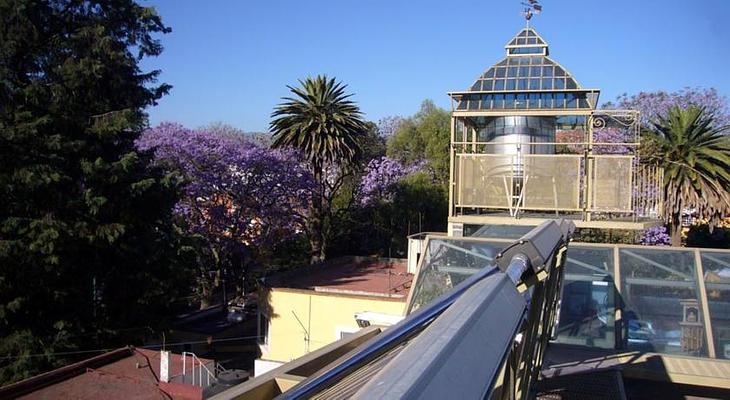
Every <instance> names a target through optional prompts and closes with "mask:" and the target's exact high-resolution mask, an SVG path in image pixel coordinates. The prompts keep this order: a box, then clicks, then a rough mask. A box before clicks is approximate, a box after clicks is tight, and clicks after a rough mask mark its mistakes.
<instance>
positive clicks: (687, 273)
mask: <svg viewBox="0 0 730 400" xmlns="http://www.w3.org/2000/svg"><path fill="white" fill-rule="evenodd" d="M442 242H443V243H448V244H449V247H443V246H442V244H443V243H442ZM511 243H512V241H511V240H509V239H499V238H483V237H460V238H454V237H450V236H445V235H443V234H441V235H439V234H429V235H427V236H426V237H425V238H424V244H423V245H422V248H424V249H426V250H425V252H424V255H423V257H422V259H421V260H420V262H419V267H418V270H417V274H416V276H415V277H414V281H413V282H414V284H413V289H412V290H411V292H410V293H409V298H408V303H407V304H408V307H409V310H411V309H413V308H417V307H418V305H419V301H420V300H419V299H418V296H419V290H421V288H422V287H423V286H424V284H423V280H424V276H423V275H424V274H425V273H427V272H428V268H425V266H426V265H428V264H429V263H431V264H433V258H434V257H438V256H439V255H438V254H436V255H434V254H432V253H438V251H437V249H436V248H434V246H438V248H444V249H446V248H448V249H453V250H454V251H459V249H460V251H461V252H467V251H468V252H471V253H472V254H474V253H477V251H476V250H475V249H474V247H473V246H470V244H484V245H487V246H488V247H490V248H492V249H494V251H499V250H500V249H501V248H506V247H508V246H510V244H511ZM601 250H605V251H606V252H609V253H610V256H609V257H610V262H609V263H608V266H607V265H592V264H590V263H586V262H584V261H581V260H580V259H579V258H578V257H576V256H575V255H571V254H572V253H573V252H579V251H583V252H585V251H589V252H590V251H601ZM647 252H651V253H656V254H657V255H658V256H661V255H662V254H666V255H669V254H674V253H677V254H682V255H683V257H682V260H691V261H692V262H693V265H694V268H689V270H686V268H687V266H686V265H684V264H681V263H679V264H665V263H661V262H659V261H656V260H655V258H659V257H658V256H652V257H651V258H650V257H648V256H647ZM481 256H482V257H489V254H487V253H482V254H481ZM629 261H638V262H641V263H642V264H644V265H648V266H651V267H652V268H655V269H656V270H657V271H662V272H663V273H665V274H666V275H667V276H668V278H667V277H664V278H660V277H655V278H651V277H635V276H630V275H628V271H624V272H622V270H625V269H626V268H625V264H626V263H628V262H629ZM680 261H681V260H680ZM453 262H454V261H453V260H449V263H453ZM459 262H462V263H463V262H464V260H463V259H462V260H460V261H459ZM708 263H709V264H710V265H711V266H712V267H713V268H709V267H708V266H707V265H706V264H708ZM566 264H567V265H568V266H571V265H574V266H580V267H581V268H584V269H586V270H588V271H592V276H584V275H580V274H574V273H570V272H566V273H565V279H566V280H567V281H573V282H575V281H582V280H587V281H595V280H596V279H600V277H599V278H597V277H596V276H597V275H605V276H608V277H610V283H611V284H612V285H611V287H612V291H611V292H610V295H611V296H614V297H615V298H616V301H615V308H614V309H613V310H607V311H608V312H610V313H611V315H610V317H611V318H612V321H614V322H615V323H616V325H615V333H614V334H612V335H609V336H608V337H609V340H610V342H607V343H605V345H606V347H608V348H611V349H616V350H621V349H626V346H627V341H628V340H629V338H628V330H627V329H628V327H627V322H626V318H625V315H624V314H625V311H626V308H627V304H626V301H625V300H622V297H628V296H630V295H631V294H630V293H627V292H625V290H628V289H629V288H631V287H632V286H635V285H638V286H656V287H665V288H685V289H688V290H692V291H693V292H695V293H696V301H697V303H698V311H699V313H700V315H699V316H698V317H699V319H698V322H699V323H700V324H698V325H697V326H698V327H699V328H700V329H701V332H700V335H701V340H700V343H701V346H702V347H703V349H704V351H705V355H704V356H705V357H707V358H710V359H714V358H727V355H726V354H722V353H721V350H719V349H717V348H716V346H717V345H716V344H717V343H718V338H717V334H718V330H717V327H715V326H714V325H713V320H715V318H713V315H712V314H711V309H710V305H709V303H710V296H709V294H710V293H712V292H713V291H714V292H715V295H717V294H718V293H730V281H728V280H722V279H720V278H718V277H717V272H718V270H721V269H727V270H729V271H730V250H723V249H705V248H689V247H683V248H679V249H678V248H676V247H669V246H666V247H662V246H641V245H628V244H606V243H581V242H572V243H571V244H570V249H569V250H568V252H567V255H566ZM463 265H464V266H465V268H461V269H460V270H459V272H460V273H461V274H462V275H463V276H469V274H473V273H474V272H475V271H476V268H478V266H469V265H468V263H466V264H463ZM439 268H440V269H443V268H442V267H439ZM447 269H448V268H447ZM441 290H448V287H444V288H442V289H441ZM725 329H727V327H725Z"/></svg>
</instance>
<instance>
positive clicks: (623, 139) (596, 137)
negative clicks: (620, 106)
mask: <svg viewBox="0 0 730 400" xmlns="http://www.w3.org/2000/svg"><path fill="white" fill-rule="evenodd" d="M632 136H633V135H632V134H631V132H629V131H628V130H627V129H622V128H617V127H605V128H600V129H594V130H593V142H594V143H615V144H612V145H600V144H597V145H594V146H593V153H594V154H630V153H631V152H632V151H633V148H632V147H631V146H626V145H621V144H619V143H633V142H635V141H636V139H635V138H634V137H632Z"/></svg>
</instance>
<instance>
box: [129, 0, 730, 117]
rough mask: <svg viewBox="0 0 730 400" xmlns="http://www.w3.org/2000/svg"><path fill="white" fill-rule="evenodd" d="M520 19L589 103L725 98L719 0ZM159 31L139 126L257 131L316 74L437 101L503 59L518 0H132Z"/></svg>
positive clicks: (573, 5) (619, 2)
mask: <svg viewBox="0 0 730 400" xmlns="http://www.w3.org/2000/svg"><path fill="white" fill-rule="evenodd" d="M541 2H542V4H543V6H544V12H543V13H542V14H541V15H538V16H536V17H535V18H533V21H532V25H533V26H534V27H535V28H536V30H537V31H538V33H540V34H541V35H542V37H543V38H545V40H546V41H547V42H548V44H549V45H550V55H551V57H552V58H553V59H555V60H556V61H558V62H559V63H561V64H562V65H564V66H565V67H566V68H567V69H568V70H569V71H570V72H572V73H573V75H574V76H575V77H576V78H577V79H578V81H579V83H580V84H581V85H582V86H583V87H591V88H593V87H598V88H600V89H602V93H601V101H602V102H605V101H607V100H612V99H614V98H615V97H616V96H617V95H619V94H622V93H635V92H639V91H652V90H659V89H664V90H678V89H681V88H683V87H686V86H690V87H715V88H717V89H718V91H719V92H720V93H721V94H722V95H725V96H728V95H730V79H728V75H727V69H728V65H730V44H729V43H730V33H728V32H730V28H724V27H723V24H725V23H726V21H727V18H728V15H729V14H730V1H729V0H665V1H660V0H604V1H596V0H542V1H541ZM142 4H145V5H152V6H154V7H156V8H157V11H158V12H159V14H160V15H161V16H162V18H163V20H164V21H165V23H166V24H167V25H168V26H170V27H171V28H172V30H173V31H172V33H170V34H167V35H164V36H162V37H161V40H162V43H163V45H164V47H165V51H164V52H163V54H162V55H161V56H159V57H157V58H154V59H149V60H145V61H144V62H143V63H142V67H143V69H145V70H149V69H161V70H162V75H161V81H163V82H167V83H169V84H171V85H172V86H173V89H172V91H171V92H170V94H169V95H168V96H166V97H165V98H163V99H162V100H161V101H160V103H159V105H158V106H156V107H153V108H150V109H149V110H148V112H149V114H150V122H151V124H153V125H155V124H157V123H159V122H161V121H176V122H180V123H182V124H184V125H187V126H190V127H198V126H201V125H206V124H209V123H211V122H224V123H228V124H231V125H233V126H236V127H238V128H241V129H244V130H246V131H266V130H267V128H268V124H269V120H270V118H269V116H270V114H271V111H272V109H273V108H274V106H275V105H276V104H278V103H279V101H280V98H281V97H282V96H286V95H287V93H288V90H287V88H286V85H288V84H289V85H291V84H296V83H297V79H300V78H304V77H306V76H312V75H317V74H320V73H326V74H328V75H331V76H335V77H337V78H338V79H340V80H342V81H343V82H345V83H346V84H348V85H349V90H350V91H351V92H354V93H355V96H354V99H355V100H356V101H357V102H358V103H359V104H360V107H361V109H362V111H363V112H364V113H365V117H366V118H367V119H369V120H373V121H377V120H378V119H380V118H382V117H384V116H388V115H403V116H408V115H411V114H413V113H414V112H416V111H417V110H418V107H419V105H420V103H421V102H422V101H423V100H424V99H427V98H430V99H433V100H434V101H435V102H436V104H438V105H440V106H442V107H449V106H450V103H449V98H448V96H447V95H446V92H448V91H454V90H463V89H466V88H467V87H469V86H470V85H471V84H472V83H473V81H474V79H475V78H476V77H477V76H478V75H479V74H481V73H482V72H483V71H484V70H485V69H486V68H488V67H489V66H491V65H492V64H494V63H495V62H497V61H499V60H500V59H501V58H502V57H503V56H504V48H503V47H504V45H505V44H506V42H507V41H508V40H509V39H510V38H511V37H512V36H513V35H514V34H515V33H517V32H518V31H519V30H520V29H521V28H522V27H523V26H524V19H523V18H522V17H521V16H520V13H519V12H520V5H519V1H518V0H481V1H457V0H450V1H444V0H442V1H433V0H428V1H405V0H360V1H354V0H331V1H329V0H328V1H317V0H308V1H303V0H286V1H285V0H241V1H234V0H228V1H222V0H221V1H193V0H154V1H150V0H148V1H142Z"/></svg>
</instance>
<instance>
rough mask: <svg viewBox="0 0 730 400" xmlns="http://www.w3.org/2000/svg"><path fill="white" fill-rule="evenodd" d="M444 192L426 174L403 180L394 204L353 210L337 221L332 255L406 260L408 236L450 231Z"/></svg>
mask: <svg viewBox="0 0 730 400" xmlns="http://www.w3.org/2000/svg"><path fill="white" fill-rule="evenodd" d="M444 191H445V189H444V188H443V186H442V185H441V184H440V183H439V182H436V181H435V180H434V179H433V177H432V176H431V175H430V174H428V173H425V172H418V173H415V174H412V175H409V176H407V177H405V178H403V179H402V180H401V181H400V182H399V183H398V185H397V187H396V188H395V196H394V198H393V201H392V202H376V203H375V204H372V205H369V206H366V207H362V208H356V209H353V210H352V212H351V213H348V214H345V215H342V216H341V217H340V219H338V220H337V221H336V224H335V225H336V226H337V228H338V230H337V232H336V234H335V235H334V241H333V243H332V253H334V254H335V255H352V254H357V255H378V256H382V257H406V248H407V244H408V243H407V236H408V235H411V234H414V233H418V232H425V231H430V232H445V231H446V215H447V212H448V205H447V200H446V198H447V196H446V193H445V192H444Z"/></svg>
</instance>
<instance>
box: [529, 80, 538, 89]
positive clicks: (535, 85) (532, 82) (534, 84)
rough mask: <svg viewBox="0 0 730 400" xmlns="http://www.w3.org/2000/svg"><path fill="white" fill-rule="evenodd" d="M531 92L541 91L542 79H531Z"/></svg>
mask: <svg viewBox="0 0 730 400" xmlns="http://www.w3.org/2000/svg"><path fill="white" fill-rule="evenodd" d="M530 90H540V79H535V78H533V79H530Z"/></svg>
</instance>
